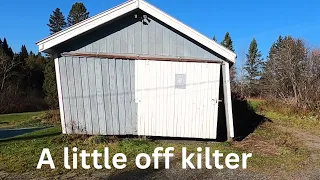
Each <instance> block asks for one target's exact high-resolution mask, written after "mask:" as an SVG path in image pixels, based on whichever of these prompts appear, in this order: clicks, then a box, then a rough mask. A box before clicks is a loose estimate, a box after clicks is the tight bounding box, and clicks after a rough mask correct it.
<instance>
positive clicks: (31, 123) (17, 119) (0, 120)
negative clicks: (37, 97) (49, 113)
mask: <svg viewBox="0 0 320 180" xmlns="http://www.w3.org/2000/svg"><path fill="white" fill-rule="evenodd" d="M42 114H44V112H29V113H17V114H3V115H0V128H19V127H39V126H40V125H41V119H40V118H38V117H40V116H41V115H42Z"/></svg>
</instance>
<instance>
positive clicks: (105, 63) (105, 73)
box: [101, 59, 113, 135]
mask: <svg viewBox="0 0 320 180" xmlns="http://www.w3.org/2000/svg"><path fill="white" fill-rule="evenodd" d="M101 69H102V79H103V82H102V84H103V100H104V108H105V121H106V132H107V134H108V135H112V134H113V130H112V129H113V123H112V113H111V106H112V104H111V92H110V85H109V84H110V73H109V60H107V59H101Z"/></svg>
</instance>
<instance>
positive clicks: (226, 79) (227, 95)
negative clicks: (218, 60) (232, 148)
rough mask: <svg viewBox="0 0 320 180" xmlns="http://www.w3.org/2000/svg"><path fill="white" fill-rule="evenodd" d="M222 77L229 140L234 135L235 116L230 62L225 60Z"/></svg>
mask: <svg viewBox="0 0 320 180" xmlns="http://www.w3.org/2000/svg"><path fill="white" fill-rule="evenodd" d="M222 76H223V77H222V78H223V95H224V106H225V113H226V124H227V133H228V134H227V136H228V140H231V138H233V137H234V129H233V116H232V104H231V89H230V73H229V63H227V62H224V63H223V64H222Z"/></svg>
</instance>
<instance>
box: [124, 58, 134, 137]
mask: <svg viewBox="0 0 320 180" xmlns="http://www.w3.org/2000/svg"><path fill="white" fill-rule="evenodd" d="M129 66H130V61H129V60H123V64H122V67H123V70H122V71H123V91H124V110H125V133H126V134H133V128H132V125H131V119H132V117H131V111H132V109H131V106H130V103H131V92H130V91H131V89H130V84H131V83H130V67H129Z"/></svg>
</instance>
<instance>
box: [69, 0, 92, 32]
mask: <svg viewBox="0 0 320 180" xmlns="http://www.w3.org/2000/svg"><path fill="white" fill-rule="evenodd" d="M88 18H89V12H87V8H86V7H85V6H84V4H83V3H80V2H76V3H74V4H73V5H72V8H71V10H70V11H69V15H68V26H72V25H74V24H77V23H79V22H81V21H83V20H85V19H88Z"/></svg>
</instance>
